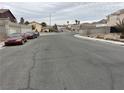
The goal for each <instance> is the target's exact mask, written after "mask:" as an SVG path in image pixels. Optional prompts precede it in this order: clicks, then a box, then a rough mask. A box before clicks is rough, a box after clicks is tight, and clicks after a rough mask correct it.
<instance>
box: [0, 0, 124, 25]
mask: <svg viewBox="0 0 124 93" xmlns="http://www.w3.org/2000/svg"><path fill="white" fill-rule="evenodd" d="M0 8H3V9H10V10H11V12H12V13H13V14H14V16H15V17H16V18H17V20H18V21H19V20H20V17H23V18H24V19H25V21H26V20H28V21H37V22H40V23H41V22H46V23H47V24H49V20H50V15H51V24H67V21H69V22H70V24H73V23H74V22H75V20H80V21H81V22H92V21H98V20H101V19H104V18H106V16H107V15H109V14H111V13H112V12H115V11H117V10H119V9H124V3H122V2H121V3H117V2H0Z"/></svg>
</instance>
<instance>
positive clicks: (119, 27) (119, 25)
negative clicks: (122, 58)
mask: <svg viewBox="0 0 124 93" xmlns="http://www.w3.org/2000/svg"><path fill="white" fill-rule="evenodd" d="M116 28H117V30H118V31H119V32H121V36H120V38H123V39H124V19H123V20H122V21H121V20H119V22H118V23H117V26H116Z"/></svg>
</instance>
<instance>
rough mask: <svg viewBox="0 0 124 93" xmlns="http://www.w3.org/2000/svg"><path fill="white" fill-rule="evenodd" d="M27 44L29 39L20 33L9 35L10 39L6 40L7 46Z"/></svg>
mask: <svg viewBox="0 0 124 93" xmlns="http://www.w3.org/2000/svg"><path fill="white" fill-rule="evenodd" d="M25 42H27V39H26V37H25V36H24V35H22V34H20V33H13V34H10V35H8V38H7V39H6V40H5V46H7V45H18V44H19V45H23V44H24V43H25Z"/></svg>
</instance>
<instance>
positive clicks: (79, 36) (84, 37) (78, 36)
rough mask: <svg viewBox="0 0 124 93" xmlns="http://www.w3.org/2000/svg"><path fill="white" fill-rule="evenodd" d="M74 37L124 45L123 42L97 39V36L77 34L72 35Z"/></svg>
mask: <svg viewBox="0 0 124 93" xmlns="http://www.w3.org/2000/svg"><path fill="white" fill-rule="evenodd" d="M74 37H77V38H82V39H87V40H93V41H101V42H106V43H112V44H117V45H122V46H124V43H122V42H117V41H110V40H104V39H97V38H91V37H86V36H81V35H79V34H76V35H74Z"/></svg>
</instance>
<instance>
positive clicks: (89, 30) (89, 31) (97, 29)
mask: <svg viewBox="0 0 124 93" xmlns="http://www.w3.org/2000/svg"><path fill="white" fill-rule="evenodd" d="M79 33H80V34H82V35H91V34H98V33H101V34H106V33H110V28H109V27H95V28H87V29H80V30H79Z"/></svg>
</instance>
